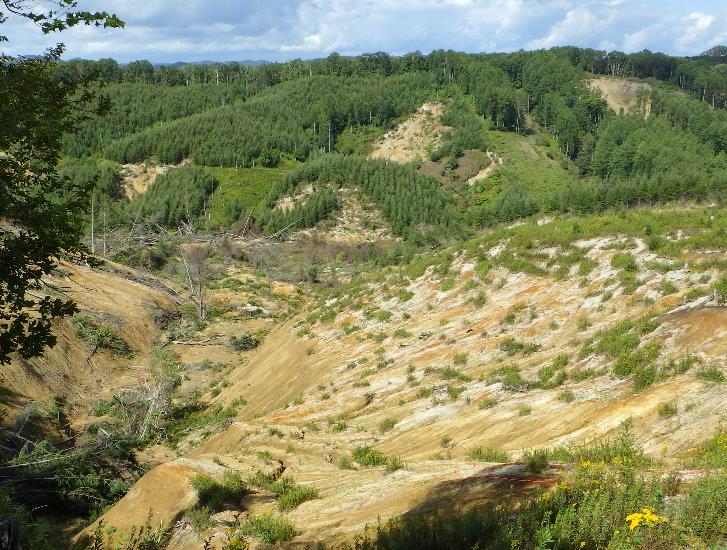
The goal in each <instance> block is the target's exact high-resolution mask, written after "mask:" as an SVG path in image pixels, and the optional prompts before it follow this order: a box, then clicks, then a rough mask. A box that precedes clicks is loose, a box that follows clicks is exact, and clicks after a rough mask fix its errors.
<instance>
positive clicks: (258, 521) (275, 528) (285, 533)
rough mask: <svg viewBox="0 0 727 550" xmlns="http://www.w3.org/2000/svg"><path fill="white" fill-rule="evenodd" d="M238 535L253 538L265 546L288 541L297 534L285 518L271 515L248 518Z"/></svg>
mask: <svg viewBox="0 0 727 550" xmlns="http://www.w3.org/2000/svg"><path fill="white" fill-rule="evenodd" d="M239 534H240V535H243V536H250V537H255V538H256V539H258V540H260V541H261V542H264V543H267V544H274V543H277V542H286V541H289V540H290V539H292V538H293V537H295V535H296V534H297V532H296V530H295V527H294V526H293V524H292V523H291V522H290V520H288V519H287V518H285V517H283V516H274V515H272V514H261V515H257V516H251V517H250V518H248V520H247V521H246V522H245V524H244V525H243V526H242V528H241V529H240V530H239Z"/></svg>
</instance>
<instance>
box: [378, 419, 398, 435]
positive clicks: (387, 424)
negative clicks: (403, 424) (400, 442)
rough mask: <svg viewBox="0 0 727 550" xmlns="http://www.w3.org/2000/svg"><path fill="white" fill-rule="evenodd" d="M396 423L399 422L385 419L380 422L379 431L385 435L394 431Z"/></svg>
mask: <svg viewBox="0 0 727 550" xmlns="http://www.w3.org/2000/svg"><path fill="white" fill-rule="evenodd" d="M396 422H397V421H396V419H394V418H385V419H384V420H382V421H381V422H379V431H380V432H381V433H382V434H383V433H386V432H389V431H391V430H393V429H394V426H396Z"/></svg>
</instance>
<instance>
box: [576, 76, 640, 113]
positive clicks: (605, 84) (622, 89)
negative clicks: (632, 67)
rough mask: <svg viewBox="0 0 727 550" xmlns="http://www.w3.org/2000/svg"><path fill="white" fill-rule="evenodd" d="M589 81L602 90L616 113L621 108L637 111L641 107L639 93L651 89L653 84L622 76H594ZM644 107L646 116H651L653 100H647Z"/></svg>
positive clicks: (624, 110)
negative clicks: (626, 78)
mask: <svg viewBox="0 0 727 550" xmlns="http://www.w3.org/2000/svg"><path fill="white" fill-rule="evenodd" d="M589 83H590V85H591V86H592V87H594V88H597V89H599V90H601V92H602V93H603V96H604V97H605V99H606V103H608V106H609V107H610V108H611V109H613V110H614V111H616V113H620V112H621V109H623V112H624V113H628V112H635V111H637V110H638V109H639V105H638V99H639V94H640V93H641V92H650V91H651V86H649V85H648V84H646V83H645V82H634V81H632V80H625V79H622V78H609V77H605V76H601V77H598V78H592V79H591V80H590V81H589ZM642 109H643V113H644V116H649V112H650V111H651V101H647V102H646V104H645V105H644V106H643V108H642Z"/></svg>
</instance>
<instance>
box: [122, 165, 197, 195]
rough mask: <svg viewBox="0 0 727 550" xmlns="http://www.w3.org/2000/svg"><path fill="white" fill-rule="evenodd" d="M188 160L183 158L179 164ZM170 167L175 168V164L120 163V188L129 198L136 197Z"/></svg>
mask: <svg viewBox="0 0 727 550" xmlns="http://www.w3.org/2000/svg"><path fill="white" fill-rule="evenodd" d="M190 162H191V161H190V160H184V161H182V163H181V165H180V166H183V165H185V164H189V163H190ZM171 168H175V166H174V165H171V164H152V163H149V162H143V163H138V164H122V165H121V189H122V191H123V193H124V195H125V196H126V197H127V198H129V199H133V198H134V197H138V196H139V195H141V194H142V193H144V192H145V191H146V190H147V189H148V188H149V186H150V185H151V184H152V183H154V182H155V181H156V179H157V176H160V175H162V174H166V173H167V172H168V171H169V170H170V169H171Z"/></svg>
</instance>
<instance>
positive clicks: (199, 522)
mask: <svg viewBox="0 0 727 550" xmlns="http://www.w3.org/2000/svg"><path fill="white" fill-rule="evenodd" d="M212 513H213V512H212V510H211V509H210V508H208V507H207V506H201V507H194V508H190V509H189V510H187V511H186V512H184V519H185V520H187V521H188V522H189V524H190V525H191V526H192V529H194V530H195V532H197V533H201V532H202V531H205V530H207V529H209V528H210V527H214V526H215V522H214V521H213V520H212V518H211V516H212Z"/></svg>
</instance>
